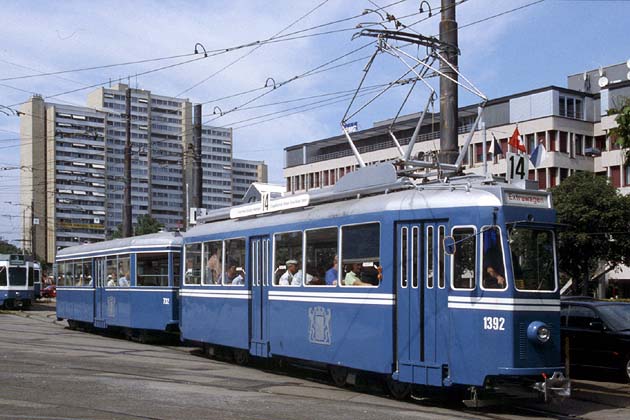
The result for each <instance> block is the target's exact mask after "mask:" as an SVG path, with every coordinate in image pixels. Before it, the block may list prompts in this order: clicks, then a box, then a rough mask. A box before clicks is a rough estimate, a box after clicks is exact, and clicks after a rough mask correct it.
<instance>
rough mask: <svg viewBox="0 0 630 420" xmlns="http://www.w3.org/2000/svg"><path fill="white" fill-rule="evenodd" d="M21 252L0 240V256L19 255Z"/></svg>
mask: <svg viewBox="0 0 630 420" xmlns="http://www.w3.org/2000/svg"><path fill="white" fill-rule="evenodd" d="M21 253H22V250H21V249H20V248H18V247H17V246H15V245H13V244H10V243H9V242H7V241H5V240H4V239H2V238H0V254H21Z"/></svg>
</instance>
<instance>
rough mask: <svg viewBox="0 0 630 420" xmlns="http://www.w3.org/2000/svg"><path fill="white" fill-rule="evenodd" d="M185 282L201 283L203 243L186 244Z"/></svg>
mask: <svg viewBox="0 0 630 420" xmlns="http://www.w3.org/2000/svg"><path fill="white" fill-rule="evenodd" d="M184 284H201V244H189V245H186V272H185V273H184Z"/></svg>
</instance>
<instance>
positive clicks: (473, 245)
mask: <svg viewBox="0 0 630 420" xmlns="http://www.w3.org/2000/svg"><path fill="white" fill-rule="evenodd" d="M453 239H454V240H455V243H456V244H457V245H456V247H455V254H454V255H453V257H452V261H453V288H454V289H474V288H475V272H476V267H477V265H476V256H477V255H476V250H477V236H476V235H475V230H474V229H473V228H456V229H453Z"/></svg>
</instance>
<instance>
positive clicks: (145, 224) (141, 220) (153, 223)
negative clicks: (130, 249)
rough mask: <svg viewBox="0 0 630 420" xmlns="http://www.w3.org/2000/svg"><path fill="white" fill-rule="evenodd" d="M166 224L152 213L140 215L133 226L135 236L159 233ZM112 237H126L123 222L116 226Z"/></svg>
mask: <svg viewBox="0 0 630 420" xmlns="http://www.w3.org/2000/svg"><path fill="white" fill-rule="evenodd" d="M163 227H164V225H163V224H162V223H160V222H158V221H157V220H156V219H154V218H153V217H151V215H150V214H143V215H142V216H138V219H137V223H136V225H134V227H133V236H139V235H147V234H149V233H157V232H159V231H160V229H162V228H163ZM111 237H112V239H119V238H124V235H123V229H122V224H120V225H118V226H117V227H116V230H115V231H114V232H113V233H112V235H111Z"/></svg>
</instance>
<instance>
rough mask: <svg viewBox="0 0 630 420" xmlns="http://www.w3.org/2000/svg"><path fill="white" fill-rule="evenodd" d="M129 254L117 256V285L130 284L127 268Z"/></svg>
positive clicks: (127, 285)
mask: <svg viewBox="0 0 630 420" xmlns="http://www.w3.org/2000/svg"><path fill="white" fill-rule="evenodd" d="M129 267H130V264H129V255H119V256H118V286H120V287H129V286H130V285H131V276H130V272H131V270H130V269H129Z"/></svg>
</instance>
